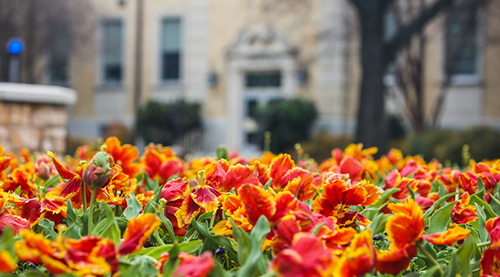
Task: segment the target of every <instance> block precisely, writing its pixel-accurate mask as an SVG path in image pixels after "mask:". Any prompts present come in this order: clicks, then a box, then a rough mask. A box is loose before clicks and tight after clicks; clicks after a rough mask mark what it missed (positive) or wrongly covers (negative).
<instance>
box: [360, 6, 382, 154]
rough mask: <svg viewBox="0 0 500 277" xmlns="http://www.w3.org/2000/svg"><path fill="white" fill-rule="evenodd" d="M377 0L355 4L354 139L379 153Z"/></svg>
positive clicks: (379, 16) (379, 33) (379, 23)
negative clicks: (357, 34) (358, 79)
mask: <svg viewBox="0 0 500 277" xmlns="http://www.w3.org/2000/svg"><path fill="white" fill-rule="evenodd" d="M377 2H379V1H378V0H372V2H371V3H370V4H364V5H363V6H359V7H358V13H359V19H360V25H361V67H362V75H361V76H362V77H361V89H360V95H359V104H358V122H357V128H356V141H357V142H360V143H363V145H364V146H365V147H371V146H376V147H378V148H379V153H385V151H386V148H387V122H386V118H385V99H384V91H385V85H384V75H385V71H386V61H385V57H384V36H383V26H384V25H383V22H384V20H383V15H384V12H383V11H381V12H380V11H378V12H374V9H380V8H382V7H381V5H380V4H378V3H377Z"/></svg>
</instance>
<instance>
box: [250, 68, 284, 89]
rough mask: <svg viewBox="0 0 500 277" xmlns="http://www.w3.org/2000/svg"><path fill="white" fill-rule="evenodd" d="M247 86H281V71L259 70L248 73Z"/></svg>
mask: <svg viewBox="0 0 500 277" xmlns="http://www.w3.org/2000/svg"><path fill="white" fill-rule="evenodd" d="M246 86H247V87H248V88H262V87H280V86H281V73H280V72H259V73H248V74H247V75H246Z"/></svg>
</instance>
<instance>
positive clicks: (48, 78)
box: [43, 40, 74, 87]
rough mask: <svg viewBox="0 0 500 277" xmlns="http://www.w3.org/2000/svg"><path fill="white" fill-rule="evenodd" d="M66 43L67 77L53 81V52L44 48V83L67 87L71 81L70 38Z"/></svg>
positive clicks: (71, 47) (71, 49) (71, 48)
mask: <svg viewBox="0 0 500 277" xmlns="http://www.w3.org/2000/svg"><path fill="white" fill-rule="evenodd" d="M67 43H68V48H69V49H68V53H67V57H66V59H67V60H66V63H67V67H68V68H67V71H68V72H67V74H68V76H67V78H66V80H64V81H62V80H61V81H55V80H53V79H52V78H53V71H52V67H51V66H52V62H53V58H54V53H53V52H52V49H46V53H45V59H44V68H45V70H44V72H45V73H44V75H43V81H44V83H45V84H48V85H55V86H63V87H69V86H70V84H71V81H72V74H71V65H72V56H71V54H72V53H73V51H74V49H73V45H72V43H71V40H68V41H67Z"/></svg>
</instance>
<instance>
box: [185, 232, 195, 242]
mask: <svg viewBox="0 0 500 277" xmlns="http://www.w3.org/2000/svg"><path fill="white" fill-rule="evenodd" d="M195 234H196V232H193V233H192V234H191V236H189V238H188V239H187V242H190V241H191V240H192V239H193V238H194V235H195Z"/></svg>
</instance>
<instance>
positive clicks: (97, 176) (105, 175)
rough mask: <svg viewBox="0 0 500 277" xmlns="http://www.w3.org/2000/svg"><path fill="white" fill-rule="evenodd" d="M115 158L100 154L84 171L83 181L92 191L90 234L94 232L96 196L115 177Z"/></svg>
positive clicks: (104, 153) (93, 158) (95, 156)
mask: <svg viewBox="0 0 500 277" xmlns="http://www.w3.org/2000/svg"><path fill="white" fill-rule="evenodd" d="M113 164H114V162H113V158H111V157H110V156H109V155H108V153H106V152H103V151H101V152H98V153H97V154H95V155H94V157H92V160H90V163H89V165H88V166H87V167H86V168H85V170H84V171H83V176H82V177H83V181H84V182H85V184H87V186H89V187H90V188H91V189H92V196H91V197H90V207H89V224H88V228H89V229H88V234H90V233H91V231H92V217H93V213H94V202H95V194H96V191H97V189H100V188H103V187H105V186H107V185H108V184H109V182H110V181H111V176H112V175H113V168H112V167H113Z"/></svg>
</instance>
